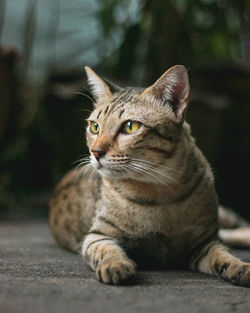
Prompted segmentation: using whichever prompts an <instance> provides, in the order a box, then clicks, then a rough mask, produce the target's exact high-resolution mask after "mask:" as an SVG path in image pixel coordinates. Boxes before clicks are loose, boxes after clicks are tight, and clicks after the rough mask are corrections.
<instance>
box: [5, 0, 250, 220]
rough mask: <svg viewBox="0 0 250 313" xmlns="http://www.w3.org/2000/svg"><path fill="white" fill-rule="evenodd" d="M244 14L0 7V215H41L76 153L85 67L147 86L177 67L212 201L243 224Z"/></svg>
mask: <svg viewBox="0 0 250 313" xmlns="http://www.w3.org/2000/svg"><path fill="white" fill-rule="evenodd" d="M15 1H17V2H18V5H16V4H15ZM249 17H250V3H249V1H247V0H245V1H234V0H231V1H229V0H178V1H173V0H172V1H165V0H157V1H149V0H145V1H142V0H141V1H140V0H133V1H132V0H131V1H127V0H126V1H125V0H104V1H94V0H85V1H80V0H74V1H70V3H68V2H65V1H63V0H57V1H56V0H55V1H47V0H46V1H45V0H43V1H41V0H32V1H31V0H30V1H28V0H22V1H20V0H13V1H11V2H10V1H4V0H2V1H1V2H0V215H1V217H2V218H6V217H11V216H21V217H24V216H27V215H28V216H31V217H32V216H33V217H34V216H37V217H39V216H46V214H47V208H48V205H47V204H48V199H49V195H50V193H51V191H52V189H53V186H54V184H55V183H56V182H57V181H58V180H59V178H60V177H61V176H62V175H63V173H65V171H67V170H69V169H70V168H72V167H73V166H74V164H73V162H74V161H76V160H77V159H78V158H79V157H80V156H81V155H83V154H85V153H86V146H85V143H84V127H85V126H84V125H85V123H84V119H85V118H86V117H87V115H88V114H89V110H91V95H90V93H89V91H88V87H87V85H86V81H85V74H84V73H83V65H89V66H92V67H93V68H94V69H95V70H96V71H97V72H99V73H100V74H102V75H103V76H104V77H106V78H109V79H110V80H113V81H115V82H116V83H120V84H122V85H137V86H147V85H149V84H151V83H153V81H154V80H155V79H156V78H158V77H159V76H160V75H161V74H162V73H163V72H164V71H165V70H166V69H167V68H168V67H170V66H173V65H175V64H184V65H185V66H186V67H187V68H188V71H189V76H190V81H191V103H190V109H189V111H188V115H187V119H188V121H189V122H190V123H191V125H192V129H193V134H194V136H195V137H196V138H197V143H198V145H199V146H200V147H201V149H202V150H203V152H204V153H205V155H206V156H207V158H208V159H209V161H210V163H211V165H212V167H213V170H214V173H215V177H216V185H217V190H218V193H219V197H220V201H221V203H223V204H225V205H228V206H231V207H233V208H234V209H235V210H237V211H238V212H239V213H241V215H243V216H244V217H246V218H249V219H250V211H249V204H250V188H249V187H250V184H249V180H250V179H249V177H250V167H249V160H250V126H249V125H250V123H249V122H250V109H249V108H250V31H249V30H250V27H249V26H250V24H249Z"/></svg>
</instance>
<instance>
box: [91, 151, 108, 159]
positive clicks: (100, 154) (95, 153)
mask: <svg viewBox="0 0 250 313" xmlns="http://www.w3.org/2000/svg"><path fill="white" fill-rule="evenodd" d="M91 152H92V153H93V154H94V156H95V158H96V159H97V160H99V159H100V157H102V156H104V155H105V153H106V151H105V150H91Z"/></svg>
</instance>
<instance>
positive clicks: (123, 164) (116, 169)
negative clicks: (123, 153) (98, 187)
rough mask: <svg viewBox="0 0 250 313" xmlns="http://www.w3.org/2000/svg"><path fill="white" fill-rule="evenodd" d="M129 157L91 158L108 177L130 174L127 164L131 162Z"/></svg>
mask: <svg viewBox="0 0 250 313" xmlns="http://www.w3.org/2000/svg"><path fill="white" fill-rule="evenodd" d="M129 161H130V160H129V158H128V157H126V158H122V159H118V158H114V159H108V160H106V159H104V158H100V159H98V160H97V159H96V158H94V157H92V158H91V165H92V166H93V167H94V168H95V169H96V170H97V171H98V172H99V173H100V174H101V175H102V176H106V177H118V176H125V174H128V169H127V165H128V164H129Z"/></svg>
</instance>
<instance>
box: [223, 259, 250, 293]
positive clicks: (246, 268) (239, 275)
mask: <svg viewBox="0 0 250 313" xmlns="http://www.w3.org/2000/svg"><path fill="white" fill-rule="evenodd" d="M221 274H222V275H221V276H222V277H223V278H224V279H225V280H227V281H230V282H231V283H232V284H235V285H239V286H244V287H250V264H249V263H242V262H241V263H237V264H230V265H227V266H225V268H224V270H223V273H221Z"/></svg>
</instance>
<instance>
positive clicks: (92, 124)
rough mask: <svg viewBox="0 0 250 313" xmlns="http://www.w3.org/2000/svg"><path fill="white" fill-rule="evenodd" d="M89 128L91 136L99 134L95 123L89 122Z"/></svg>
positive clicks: (98, 128)
mask: <svg viewBox="0 0 250 313" xmlns="http://www.w3.org/2000/svg"><path fill="white" fill-rule="evenodd" d="M89 127H90V131H91V132H92V133H93V134H98V133H99V130H100V127H99V125H98V124H97V123H96V122H93V121H92V122H90V124H89Z"/></svg>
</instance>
